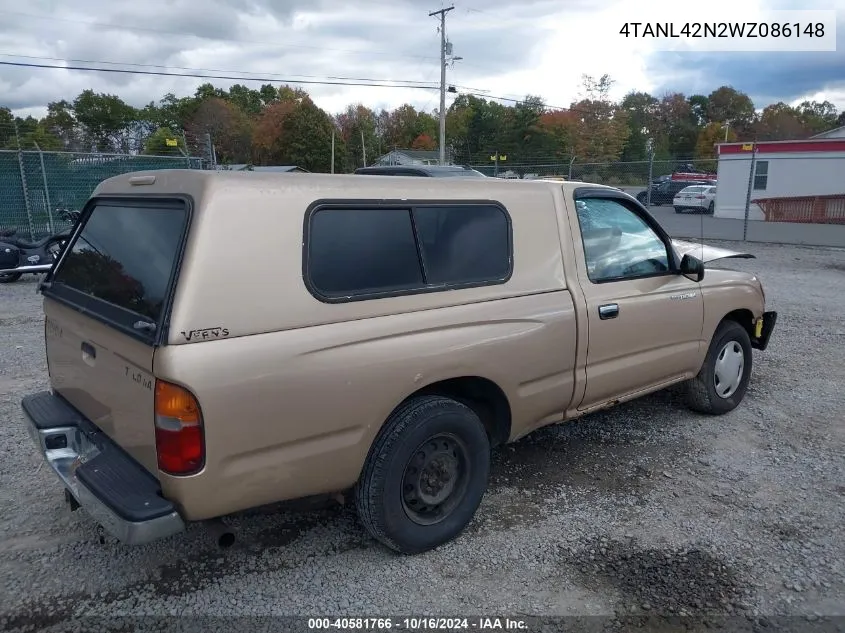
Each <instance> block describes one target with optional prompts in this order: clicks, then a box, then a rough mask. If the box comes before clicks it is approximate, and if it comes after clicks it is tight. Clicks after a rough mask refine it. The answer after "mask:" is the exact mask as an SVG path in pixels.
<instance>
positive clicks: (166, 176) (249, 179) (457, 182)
mask: <svg viewBox="0 0 845 633" xmlns="http://www.w3.org/2000/svg"><path fill="white" fill-rule="evenodd" d="M150 185H155V189H156V190H157V191H158V192H161V191H162V190H172V191H173V192H174V193H178V192H181V193H186V194H189V195H194V196H196V195H198V194H199V193H201V192H202V191H204V190H206V189H207V188H209V187H215V186H225V187H239V188H246V189H253V190H259V191H260V190H266V189H267V188H268V187H270V188H273V189H279V188H285V187H287V186H290V187H291V188H295V189H297V190H299V191H302V189H303V188H306V189H313V190H314V198H315V199H316V198H321V197H323V196H324V194H325V193H327V192H330V191H333V190H334V191H337V195H338V197H350V195H349V194H350V193H354V192H362V193H364V194H365V195H366V192H367V191H381V190H392V191H396V190H402V191H407V193H408V194H412V195H418V194H420V193H423V192H429V193H430V192H431V187H432V181H431V180H429V179H428V178H419V177H417V176H385V177H384V178H366V179H363V178H361V177H360V176H358V175H354V174H309V173H296V174H293V173H265V172H244V171H211V170H199V169H160V170H149V171H137V172H130V173H126V174H120V175H118V176H113V177H111V178H108V179H106V180H104V181H102V182H101V183H100V184H99V185H98V186H97V188H96V189H95V191H94V193H93V194H92V195H110V194H111V195H131V194H133V193H138V194H142V193H144V186H150ZM436 186H437V189H438V191H444V192H445V191H448V192H450V194H463V195H467V194H473V195H476V196H478V197H485V194H484V193H483V192H485V191H488V192H494V191H513V189H514V187H516V188H517V189H520V188H530V189H531V190H532V191H536V190H537V188H538V187H546V188H548V189H554V190H557V191H559V190H560V189H561V188H562V189H563V190H564V191H565V192H570V191H572V190H574V189H577V188H579V187H584V186H590V187H601V188H606V189H608V190H611V191H617V192H618V189H616V188H615V187H608V186H605V185H598V184H595V185H594V184H591V183H584V182H567V181H559V180H545V179H543V178H538V179H532V180H507V179H502V178H443V179H438V180H437V185H436ZM332 195H335V194H332ZM355 197H358V196H355ZM391 197H392V196H391ZM397 197H400V196H397ZM426 197H428V196H426Z"/></svg>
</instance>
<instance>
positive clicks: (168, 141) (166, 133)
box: [144, 127, 187, 156]
mask: <svg viewBox="0 0 845 633" xmlns="http://www.w3.org/2000/svg"><path fill="white" fill-rule="evenodd" d="M186 153H187V148H186V147H185V140H184V139H183V138H182V135H181V134H176V133H174V132H173V130H171V129H170V128H169V127H160V128H158V129H157V130H156V131H155V132H154V133H153V134H152V135H151V136H150V137H149V138H147V140H146V142H145V143H144V154H150V155H154V156H169V155H176V156H179V155H182V156H184V155H185V154H186Z"/></svg>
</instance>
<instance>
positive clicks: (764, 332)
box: [751, 310, 778, 351]
mask: <svg viewBox="0 0 845 633" xmlns="http://www.w3.org/2000/svg"><path fill="white" fill-rule="evenodd" d="M777 320H778V313H777V312H775V311H774V310H770V311H769V312H764V313H763V317H762V321H763V324H762V326H760V327H759V335H756V336H755V337H754V338H752V339H751V347H753V348H754V349H759V350H761V351H762V350H765V349H766V348H767V347H768V346H769V339H770V338H771V336H772V331H773V330H774V329H775V323H777ZM755 334H757V333H756V332H755Z"/></svg>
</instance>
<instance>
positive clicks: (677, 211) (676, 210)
mask: <svg viewBox="0 0 845 633" xmlns="http://www.w3.org/2000/svg"><path fill="white" fill-rule="evenodd" d="M683 212H684V210H683V209H682V208H681V207H675V213H683Z"/></svg>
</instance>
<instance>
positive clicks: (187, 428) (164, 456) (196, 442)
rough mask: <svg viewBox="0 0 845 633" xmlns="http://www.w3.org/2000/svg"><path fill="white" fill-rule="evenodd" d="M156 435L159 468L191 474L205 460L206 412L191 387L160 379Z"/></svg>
mask: <svg viewBox="0 0 845 633" xmlns="http://www.w3.org/2000/svg"><path fill="white" fill-rule="evenodd" d="M155 438H156V453H157V455H158V468H159V470H161V471H162V472H165V473H167V474H170V475H188V474H191V473H194V472H196V471H198V470H200V469H201V468H202V466H203V463H204V461H205V442H204V439H203V428H202V414H201V413H200V407H199V403H198V402H197V400H196V398H195V397H194V395H193V394H192V393H191V392H190V391H188V390H187V389H185V388H183V387H180V386H179V385H174V384H171V383H169V382H164V381H163V380H156V389H155Z"/></svg>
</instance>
